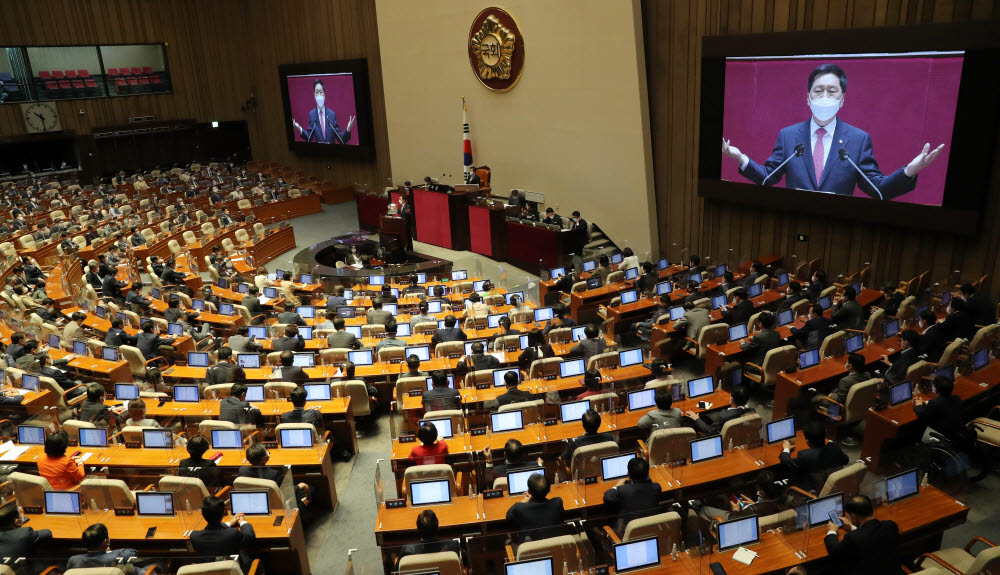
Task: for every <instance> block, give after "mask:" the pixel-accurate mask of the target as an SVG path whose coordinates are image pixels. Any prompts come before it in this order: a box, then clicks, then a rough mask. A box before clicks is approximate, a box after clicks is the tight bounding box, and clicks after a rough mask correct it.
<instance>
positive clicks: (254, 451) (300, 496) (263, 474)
mask: <svg viewBox="0 0 1000 575" xmlns="http://www.w3.org/2000/svg"><path fill="white" fill-rule="evenodd" d="M282 423H284V422H282ZM246 456H247V462H248V463H249V464H250V465H243V466H240V470H239V471H238V472H237V473H238V475H239V476H240V477H251V478H254V479H269V480H271V481H273V482H275V483H277V484H278V486H279V487H280V486H281V482H282V481H283V480H284V479H285V474H286V473H287V472H288V469H287V468H285V467H268V466H267V462H268V461H270V460H271V454H270V453H268V451H267V447H266V446H265V445H264V444H263V443H252V444H250V446H249V447H247V452H246ZM311 493H312V487H310V486H309V484H308V483H304V482H301V483H296V484H295V500H296V501H297V502H298V504H299V509H303V508H305V507H308V506H309V503H310V499H311V498H310V494H311Z"/></svg>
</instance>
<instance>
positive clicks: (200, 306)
mask: <svg viewBox="0 0 1000 575" xmlns="http://www.w3.org/2000/svg"><path fill="white" fill-rule="evenodd" d="M191 307H192V308H194V309H196V310H198V311H205V300H203V299H193V300H191Z"/></svg>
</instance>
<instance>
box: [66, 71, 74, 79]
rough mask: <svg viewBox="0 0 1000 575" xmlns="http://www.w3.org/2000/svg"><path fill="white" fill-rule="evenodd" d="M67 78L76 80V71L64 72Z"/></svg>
mask: <svg viewBox="0 0 1000 575" xmlns="http://www.w3.org/2000/svg"><path fill="white" fill-rule="evenodd" d="M66 77H67V78H76V70H66Z"/></svg>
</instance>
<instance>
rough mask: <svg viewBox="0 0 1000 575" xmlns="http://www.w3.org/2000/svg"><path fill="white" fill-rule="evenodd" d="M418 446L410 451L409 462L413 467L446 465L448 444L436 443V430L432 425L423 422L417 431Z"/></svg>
mask: <svg viewBox="0 0 1000 575" xmlns="http://www.w3.org/2000/svg"><path fill="white" fill-rule="evenodd" d="M417 439H418V440H419V441H420V444H419V445H414V446H413V449H412V450H410V457H409V460H410V461H411V462H412V463H413V464H414V465H434V464H442V463H447V462H448V460H447V455H448V444H447V443H445V442H444V441H438V430H437V428H436V427H434V424H432V423H427V422H424V424H423V425H421V426H420V429H418V430H417Z"/></svg>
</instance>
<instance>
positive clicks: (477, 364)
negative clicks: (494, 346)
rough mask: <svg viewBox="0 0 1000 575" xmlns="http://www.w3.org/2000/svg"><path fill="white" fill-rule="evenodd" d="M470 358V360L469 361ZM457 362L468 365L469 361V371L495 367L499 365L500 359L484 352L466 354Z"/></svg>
mask: <svg viewBox="0 0 1000 575" xmlns="http://www.w3.org/2000/svg"><path fill="white" fill-rule="evenodd" d="M470 359H471V360H472V361H469V360H470ZM459 363H462V364H464V365H466V366H468V365H469V364H470V363H471V364H472V366H471V367H468V369H469V371H479V370H481V369H496V368H498V367H500V360H499V359H497V358H495V357H493V356H492V355H489V354H486V353H481V354H473V355H469V356H466V357H464V358H462V361H460V362H459Z"/></svg>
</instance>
